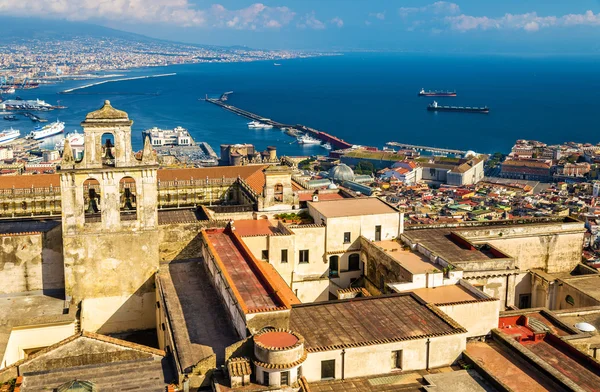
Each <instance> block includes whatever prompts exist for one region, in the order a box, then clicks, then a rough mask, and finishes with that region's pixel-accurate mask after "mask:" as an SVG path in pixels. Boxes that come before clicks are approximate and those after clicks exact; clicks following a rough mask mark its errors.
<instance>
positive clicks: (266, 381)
mask: <svg viewBox="0 0 600 392" xmlns="http://www.w3.org/2000/svg"><path fill="white" fill-rule="evenodd" d="M263 384H265V385H270V384H269V373H268V372H263Z"/></svg>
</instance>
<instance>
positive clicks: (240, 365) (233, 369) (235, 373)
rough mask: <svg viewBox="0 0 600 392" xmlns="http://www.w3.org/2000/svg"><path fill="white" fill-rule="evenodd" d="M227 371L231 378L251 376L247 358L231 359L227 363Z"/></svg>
mask: <svg viewBox="0 0 600 392" xmlns="http://www.w3.org/2000/svg"><path fill="white" fill-rule="evenodd" d="M227 369H228V371H229V375H230V376H231V377H241V376H249V375H251V374H252V368H251V367H250V360H248V358H231V359H230V360H229V361H228V362H227Z"/></svg>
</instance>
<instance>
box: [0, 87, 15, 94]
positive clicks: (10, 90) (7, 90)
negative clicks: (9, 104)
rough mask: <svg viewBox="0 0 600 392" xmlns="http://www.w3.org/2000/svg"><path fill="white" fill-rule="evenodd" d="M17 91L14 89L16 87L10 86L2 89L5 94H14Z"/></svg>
mask: <svg viewBox="0 0 600 392" xmlns="http://www.w3.org/2000/svg"><path fill="white" fill-rule="evenodd" d="M15 92H16V90H15V89H14V87H9V88H7V89H4V90H2V93H3V94H14V93H15Z"/></svg>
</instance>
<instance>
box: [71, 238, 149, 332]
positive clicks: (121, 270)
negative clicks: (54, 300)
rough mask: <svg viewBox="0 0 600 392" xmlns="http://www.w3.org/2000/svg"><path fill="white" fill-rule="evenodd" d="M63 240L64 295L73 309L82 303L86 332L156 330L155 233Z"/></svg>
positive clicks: (83, 324) (83, 322)
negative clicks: (68, 296) (71, 299)
mask: <svg viewBox="0 0 600 392" xmlns="http://www.w3.org/2000/svg"><path fill="white" fill-rule="evenodd" d="M63 240H64V258H65V282H66V284H65V289H66V292H67V293H68V294H69V295H71V296H72V297H73V301H74V302H75V303H78V302H80V301H82V300H85V304H83V309H82V327H83V328H84V330H87V331H92V332H96V331H100V332H101V333H111V332H121V331H126V330H133V329H149V328H154V325H155V321H154V308H153V306H154V300H155V294H154V274H155V273H156V271H157V270H158V244H159V239H158V231H157V230H152V231H143V232H135V231H132V232H117V233H114V234H111V233H98V234H96V235H81V236H65V237H64V239H63ZM148 310H149V312H148ZM136 320H137V321H136Z"/></svg>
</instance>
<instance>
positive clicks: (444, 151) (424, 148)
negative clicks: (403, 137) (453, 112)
mask: <svg viewBox="0 0 600 392" xmlns="http://www.w3.org/2000/svg"><path fill="white" fill-rule="evenodd" d="M386 144H387V145H388V146H393V147H400V148H404V149H407V150H415V151H426V152H430V153H432V154H447V155H448V154H451V155H460V156H463V157H464V156H465V155H467V151H463V150H453V149H451V148H438V147H429V146H417V145H414V144H406V143H398V142H388V143H386Z"/></svg>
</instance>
